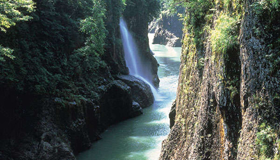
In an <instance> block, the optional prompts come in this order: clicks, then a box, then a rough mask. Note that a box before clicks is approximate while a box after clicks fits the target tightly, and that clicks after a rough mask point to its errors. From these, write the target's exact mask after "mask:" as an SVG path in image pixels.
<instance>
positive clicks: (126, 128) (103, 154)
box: [77, 34, 181, 160]
mask: <svg viewBox="0 0 280 160" xmlns="http://www.w3.org/2000/svg"><path fill="white" fill-rule="evenodd" d="M150 36H153V35H152V34H150V35H149V37H150ZM150 47H151V49H152V51H153V52H154V53H155V55H154V56H155V57H156V59H157V61H158V63H159V64H160V67H159V71H158V75H159V78H160V87H159V89H158V92H159V94H160V96H161V98H160V99H159V100H157V101H155V103H154V104H153V105H152V106H151V107H149V108H146V109H144V110H143V112H144V114H143V115H141V116H139V117H135V118H133V119H129V120H126V121H124V122H121V123H118V124H117V125H114V126H111V127H110V128H108V129H107V130H106V131H105V132H104V133H103V134H102V135H101V137H102V139H101V140H100V141H98V142H95V143H93V145H92V147H91V149H90V150H88V151H86V152H83V153H81V154H79V155H78V156H77V159H78V160H157V159H158V158H159V155H160V150H161V143H162V141H163V140H164V139H165V138H166V137H167V135H168V133H169V118H168V113H169V111H170V108H171V104H172V102H173V101H174V100H175V98H176V90H177V81H178V74H179V65H180V52H181V48H180V47H176V48H172V47H165V46H163V45H153V44H150Z"/></svg>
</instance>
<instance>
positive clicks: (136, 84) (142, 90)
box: [116, 75, 154, 108]
mask: <svg viewBox="0 0 280 160" xmlns="http://www.w3.org/2000/svg"><path fill="white" fill-rule="evenodd" d="M116 78H117V79H120V80H121V81H123V82H124V83H126V84H127V85H128V86H129V87H130V88H131V94H132V99H133V100H134V101H136V102H137V103H139V105H140V106H141V107H142V108H146V107H149V106H151V105H152V104H153V102H154V96H153V93H152V91H151V88H150V86H149V85H148V84H146V83H145V82H144V81H142V80H141V79H139V78H136V77H134V76H131V75H120V76H117V77H116Z"/></svg>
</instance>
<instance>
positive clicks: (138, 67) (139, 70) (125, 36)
mask: <svg viewBox="0 0 280 160" xmlns="http://www.w3.org/2000/svg"><path fill="white" fill-rule="evenodd" d="M120 30H121V37H122V42H123V48H124V54H125V62H126V65H127V67H128V70H129V74H130V75H132V76H135V77H137V78H139V79H141V80H143V81H144V82H145V83H147V84H148V85H149V86H150V88H151V90H152V92H153V95H154V97H155V100H158V99H159V95H158V92H157V90H156V88H155V87H154V86H153V85H152V83H151V82H149V81H148V80H147V78H145V74H144V72H145V70H144V69H143V67H142V63H141V60H140V57H139V54H138V50H137V46H136V43H135V42H134V39H133V37H132V35H131V34H130V33H129V31H128V29H127V25H126V23H125V21H124V19H123V18H122V17H121V19H120Z"/></svg>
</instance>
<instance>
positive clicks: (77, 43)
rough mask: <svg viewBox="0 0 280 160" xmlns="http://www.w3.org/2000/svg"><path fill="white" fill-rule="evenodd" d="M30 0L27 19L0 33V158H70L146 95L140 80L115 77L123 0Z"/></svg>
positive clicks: (138, 109) (120, 69)
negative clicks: (9, 52)
mask: <svg viewBox="0 0 280 160" xmlns="http://www.w3.org/2000/svg"><path fill="white" fill-rule="evenodd" d="M35 2H36V11H34V12H33V13H31V14H30V16H31V17H32V18H33V19H32V20H29V21H26V22H23V21H22V22H18V23H17V24H16V25H15V26H13V27H11V28H9V29H8V30H7V32H6V33H2V32H1V34H0V37H1V38H0V45H1V46H0V47H1V48H0V51H1V55H0V56H1V58H0V59H1V60H0V73H1V74H0V90H1V93H0V100H1V108H0V117H1V118H0V120H1V121H0V128H1V131H0V140H1V144H0V159H5V160H13V159H17V160H20V159H34V160H35V159H42V160H47V159H59V160H63V159H65V160H70V159H76V158H75V154H78V153H79V152H81V151H84V150H86V149H88V148H89V147H90V146H91V143H92V142H94V141H97V140H99V139H100V138H101V137H100V133H102V132H103V131H104V130H105V129H106V128H108V127H109V126H110V125H112V124H116V123H118V122H120V121H123V120H125V119H128V118H131V117H135V116H138V115H140V114H142V108H144V107H148V106H150V105H151V104H152V103H153V96H152V93H151V90H150V87H149V86H148V85H147V84H145V83H144V82H143V81H141V80H139V79H137V78H135V77H131V76H128V75H126V76H120V75H122V74H128V69H127V67H126V64H125V61H124V53H123V48H122V42H121V38H120V28H119V20H120V17H121V16H122V13H123V12H124V11H125V10H126V9H125V5H124V4H123V1H122V0H82V1H65V0H57V1H48V0H40V1H35ZM5 3H8V2H5ZM142 7H143V8H142V9H145V7H147V5H146V6H142ZM1 9H2V8H1ZM1 9H0V10H1ZM1 11H2V10H1ZM22 12H23V13H24V9H22ZM1 16H2V12H1ZM146 19H148V16H147V17H146ZM137 23H141V22H137ZM145 23H146V21H145ZM1 25H2V24H1ZM1 27H2V26H1ZM143 31H145V30H143ZM146 37H147V35H146ZM2 46H4V47H7V48H11V49H13V53H12V54H13V56H14V57H15V58H14V59H13V58H11V57H8V56H5V53H4V56H3V54H2V51H5V50H2ZM2 56H3V59H2ZM147 63H153V64H156V62H155V60H152V59H151V58H149V59H147ZM151 67H153V66H151ZM155 68H157V65H155V67H154V68H153V70H155ZM149 69H150V70H151V68H149ZM154 76H155V77H157V76H156V73H154ZM135 90H136V91H135Z"/></svg>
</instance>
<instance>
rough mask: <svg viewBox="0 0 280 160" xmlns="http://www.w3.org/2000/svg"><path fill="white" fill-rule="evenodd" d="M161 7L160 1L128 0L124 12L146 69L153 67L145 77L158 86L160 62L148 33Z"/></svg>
mask: <svg viewBox="0 0 280 160" xmlns="http://www.w3.org/2000/svg"><path fill="white" fill-rule="evenodd" d="M146 6H148V7H146ZM159 9H160V6H159V3H158V1H153V0H145V1H139V0H127V1H126V10H125V11H124V13H123V16H124V18H125V20H126V22H127V26H128V28H129V30H130V31H131V32H132V36H133V37H134V39H135V41H136V45H137V46H138V52H139V53H140V59H141V63H142V64H143V67H144V70H145V71H149V70H151V69H152V70H151V72H145V74H146V75H145V77H147V78H148V81H149V82H152V83H153V84H154V86H156V87H158V86H159V78H158V76H157V70H158V63H157V61H156V59H155V58H154V56H153V53H152V52H151V49H150V46H149V39H148V36H147V35H148V24H149V22H150V21H152V19H153V18H154V17H155V16H156V15H157V14H158V12H159Z"/></svg>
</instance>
